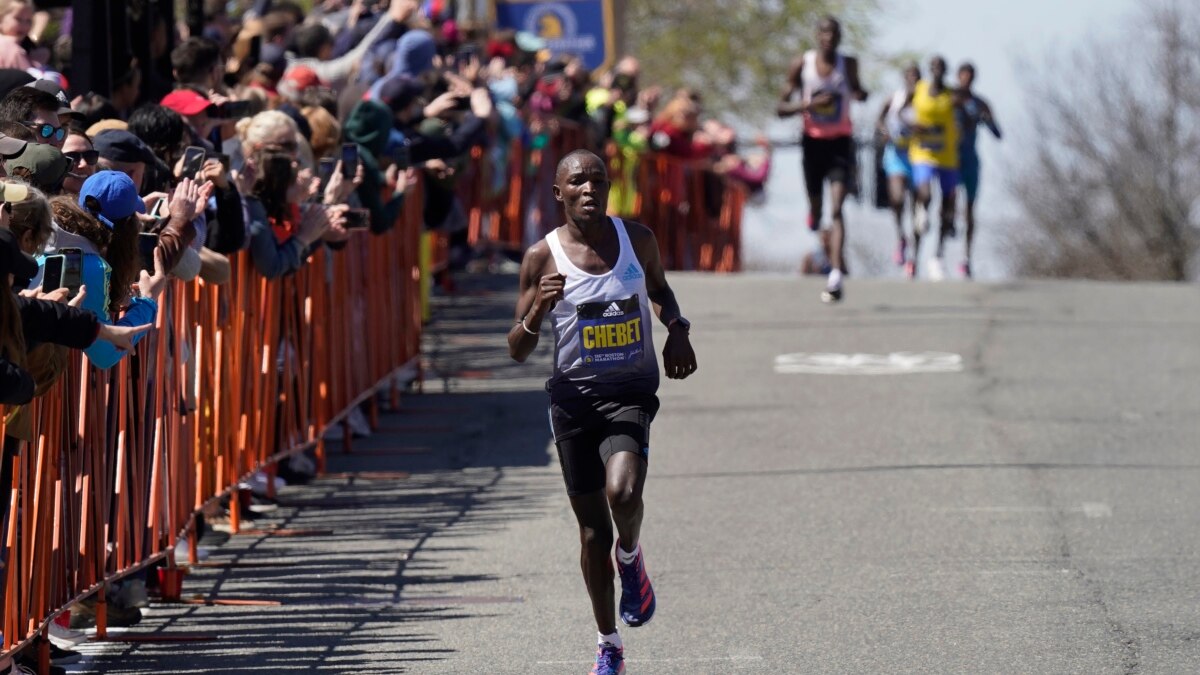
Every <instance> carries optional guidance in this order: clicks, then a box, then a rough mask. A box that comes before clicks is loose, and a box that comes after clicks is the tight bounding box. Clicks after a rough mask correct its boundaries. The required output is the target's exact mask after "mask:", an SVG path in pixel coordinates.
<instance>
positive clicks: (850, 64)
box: [846, 56, 867, 101]
mask: <svg viewBox="0 0 1200 675" xmlns="http://www.w3.org/2000/svg"><path fill="white" fill-rule="evenodd" d="M846 79H847V80H849V83H848V84H849V85H850V93H851V95H853V96H854V100H855V101H865V100H867V90H866V89H863V87H862V83H861V82H859V81H858V59H856V58H854V57H853V56H847V57H846Z"/></svg>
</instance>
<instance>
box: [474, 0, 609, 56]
mask: <svg viewBox="0 0 1200 675" xmlns="http://www.w3.org/2000/svg"><path fill="white" fill-rule="evenodd" d="M611 3H612V0H558V1H557V2H537V1H535V0H496V24H497V25H499V26H500V27H502V28H511V29H513V30H517V31H524V32H526V33H531V34H533V35H536V36H538V37H539V38H542V39H543V40H545V41H546V46H547V47H548V48H549V49H550V51H551V52H552V53H553V54H555V55H558V54H572V55H575V56H579V57H580V58H582V59H583V63H584V65H585V66H586V67H587V68H588V69H589V70H595V69H597V68H605V67H607V66H608V65H609V64H610V62H611V61H612V60H613V59H614V58H615V57H616V55H615V54H614V53H613V52H614V47H613V12H612V4H611Z"/></svg>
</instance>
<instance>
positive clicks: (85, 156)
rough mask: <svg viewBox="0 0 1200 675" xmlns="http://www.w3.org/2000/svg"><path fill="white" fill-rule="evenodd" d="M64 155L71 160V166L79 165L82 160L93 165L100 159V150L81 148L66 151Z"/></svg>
mask: <svg viewBox="0 0 1200 675" xmlns="http://www.w3.org/2000/svg"><path fill="white" fill-rule="evenodd" d="M63 157H66V158H67V159H69V160H71V166H77V165H78V164H79V161H80V160H83V163H84V164H87V165H88V166H93V165H94V164H95V163H96V162H98V161H100V151H99V150H79V151H76V152H64V153H63Z"/></svg>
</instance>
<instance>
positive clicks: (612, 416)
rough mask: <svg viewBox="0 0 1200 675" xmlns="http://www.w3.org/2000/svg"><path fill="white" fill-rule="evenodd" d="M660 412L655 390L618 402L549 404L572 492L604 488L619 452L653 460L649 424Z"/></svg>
mask: <svg viewBox="0 0 1200 675" xmlns="http://www.w3.org/2000/svg"><path fill="white" fill-rule="evenodd" d="M657 412H658V397H657V396H654V395H653V394H648V395H638V396H631V397H628V398H623V399H622V400H619V401H611V400H609V401H571V402H567V403H564V404H558V403H551V404H550V424H551V427H552V430H553V432H554V444H555V446H557V448H558V462H559V464H561V465H562V472H563V481H564V482H565V483H566V484H567V495H568V496H571V497H578V496H580V495H585V494H589V493H592V492H596V491H597V490H603V489H604V484H605V482H606V474H605V467H606V466H607V465H608V460H609V458H610V457H612V456H613V455H614V454H616V453H618V452H632V453H635V454H637V455H639V456H640V457H641V458H642V459H643V460H645V461H649V460H650V423H651V422H652V421H654V415H655V414H656V413H657Z"/></svg>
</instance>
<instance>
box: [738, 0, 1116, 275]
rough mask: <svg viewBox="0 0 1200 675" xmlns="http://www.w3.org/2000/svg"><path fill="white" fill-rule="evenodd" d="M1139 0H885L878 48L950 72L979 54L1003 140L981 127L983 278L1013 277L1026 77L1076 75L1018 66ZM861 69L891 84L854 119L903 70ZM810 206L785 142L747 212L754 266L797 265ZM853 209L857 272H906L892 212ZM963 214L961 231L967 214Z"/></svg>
mask: <svg viewBox="0 0 1200 675" xmlns="http://www.w3.org/2000/svg"><path fill="white" fill-rule="evenodd" d="M1138 4H1139V3H1138V2H1136V0H1005V1H1004V2H985V1H983V0H881V6H882V10H883V15H882V17H881V18H880V20H879V22H878V27H877V35H876V38H875V40H876V46H877V49H876V50H875V51H878V52H880V53H888V54H891V53H902V52H914V53H918V54H924V55H925V58H924V59H923V63H922V66H923V67H924V66H926V63H927V61H928V57H929V56H932V55H933V54H935V53H936V54H941V55H943V56H944V57H945V58H946V60H947V62H948V63H949V64H950V70H951V72H953V71H954V69H955V68H957V65H958V64H959V63H961V62H962V61H964V60H970V61H972V62H973V63H974V64H975V67H976V72H977V78H976V83H975V89H976V92H977V93H979V94H980V95H982V96H984V97H985V98H987V99H988V101H989V102H990V103H991V105H992V108H993V111H994V113H995V115H996V118H997V121H998V122H999V123H1000V125H1001V128H1002V130H1003V131H1004V133H1005V137H1004V140H1003V141H1002V142H996V141H994V140H993V139H992V138H991V136H990V135H989V134H987V133H986V131H984V130H982V129H981V130H980V141H979V146H980V156H981V159H982V163H983V170H982V174H981V175H982V182H981V188H980V197H979V202H978V204H977V207H976V214H977V220H978V228H979V230H978V235H977V239H976V256H975V261H974V267H975V272H976V276H977V277H978V278H981V279H1002V278H1005V277H1007V276H1008V269H1007V266H1006V264H1005V257H1006V256H1005V254H1004V246H1005V243H1004V239H1003V236H1002V233H1001V232H998V231H997V230H998V229H999V228H1000V227H1001V226H1003V225H1004V223H1003V221H1004V220H1006V219H1011V218H1012V217H1013V214H1014V213H1015V210H1014V209H1013V207H1012V204H1011V200H1010V199H1009V197H1008V195H1006V194H1005V178H1004V175H1005V174H1006V173H1009V172H1012V171H1019V170H1020V167H1021V156H1022V154H1023V153H1024V152H1025V151H1027V150H1028V148H1030V147H1031V145H1032V144H1034V143H1036V139H1035V138H1031V136H1030V134H1028V133H1026V132H1025V129H1026V128H1027V125H1026V124H1025V122H1026V120H1028V119H1029V116H1030V115H1033V114H1036V112H1037V108H1036V106H1035V105H1033V106H1031V105H1029V104H1028V102H1026V101H1024V100H1022V97H1023V93H1024V83H1025V82H1028V81H1032V79H1034V78H1036V79H1037V80H1038V81H1043V79H1042V78H1047V77H1048V78H1051V79H1053V78H1055V77H1064V78H1066V77H1070V74H1069V73H1057V74H1056V73H1047V72H1041V71H1039V72H1029V71H1028V70H1026V69H1023V68H1022V67H1021V62H1022V60H1024V61H1026V62H1028V63H1034V64H1036V63H1038V62H1039V61H1042V57H1044V56H1046V55H1049V54H1053V53H1067V52H1069V50H1070V49H1072V48H1073V47H1074V46H1075V45H1077V44H1078V43H1079V42H1080V41H1081V40H1083V39H1084V38H1085V37H1086V36H1087V35H1089V34H1091V33H1098V34H1104V35H1112V34H1114V33H1115V32H1116V31H1117V30H1118V29H1119V28H1120V26H1121V24H1122V22H1123V21H1125V20H1127V19H1129V18H1130V17H1132V16H1134V15H1135V13H1136V10H1137V6H1138ZM1035 67H1036V66H1035ZM862 68H863V69H865V70H866V69H872V68H873V69H874V75H876V76H878V77H877V78H876V79H878V80H879V81H881V82H882V83H883V85H884V86H882V87H879V88H878V91H873V92H872V96H871V98H870V99H868V101H867V102H866V103H865V104H860V105H859V107H858V110H856V112H855V116H856V119H857V118H866V119H869V120H873V119H874V118H875V117H876V116H877V115H878V111H879V109H880V107H881V106H882V105H883V102H884V100H885V99H886V97H887V95H889V94H890V92H892V91H894V90H895V89H896V88H897V87H898V86H899V84H900V79H899V75H898V74H895V75H892V74H889V73H886V71H883V72H881V71H880V70H879V68H880V64H878V63H876V64H872V63H869V62H864V63H863V64H862ZM798 129H799V125H798V123H796V122H794V121H784V122H781V123H778V124H776V125H774V126H772V127H771V129H770V130H769V135H770V136H771V137H772V138H794V137H796V136H797V134H798V133H799V132H798ZM807 209H808V205H807V199H806V198H805V196H804V194H803V189H802V182H801V178H800V157H799V153H798V151H796V150H795V149H791V150H787V149H784V150H779V151H777V152H776V154H775V158H774V164H773V166H772V175H771V181H770V183H769V184H768V186H767V201H766V203H765V204H764V205H763V206H761V207H754V208H752V209H750V210H749V211H748V212H747V215H746V224H745V236H744V242H745V251H744V254H743V259H744V261H745V263H746V266H747V268H748V269H759V270H770V271H781V272H793V271H795V270H796V269H797V268H798V267H799V260H800V258H801V256H802V255H803V253H804V251H805V250H808V249H809V248H811V247H813V246H815V242H816V239H815V237H814V236H813V235H811V234H809V233H808V232H807V231H806V229H805V228H804V225H803V223H804V216H805V214H806V213H807ZM846 217H847V236H848V239H849V241H850V245H849V248H850V256H851V257H850V261H849V265H850V267H851V273H852V274H853V273H856V272H855V270H856V268H857V273H858V274H862V275H871V276H875V275H883V276H896V277H899V276H900V270H899V269H897V268H895V267H894V266H893V265H892V264H891V263H890V260H891V256H892V251H893V250H894V248H895V241H896V235H895V228H894V226H893V225H892V221H891V214H890V212H887V211H876V210H874V209H869V208H866V207H865V205H864V206H863V207H859V206H857V205H852V206H850V207H849V208H848V209H847V211H846ZM959 220H960V223H959V224H960V229H961V217H960V219H959ZM930 243H932V242H930ZM961 257H962V243H961V238H960V239H959V240H958V241H956V242H952V243H951V244H949V245H948V249H947V259H946V262H947V263H948V264H947V267H954V266H957V263H958V261H959V260H960V259H961ZM922 259H925V254H923V255H922Z"/></svg>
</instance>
